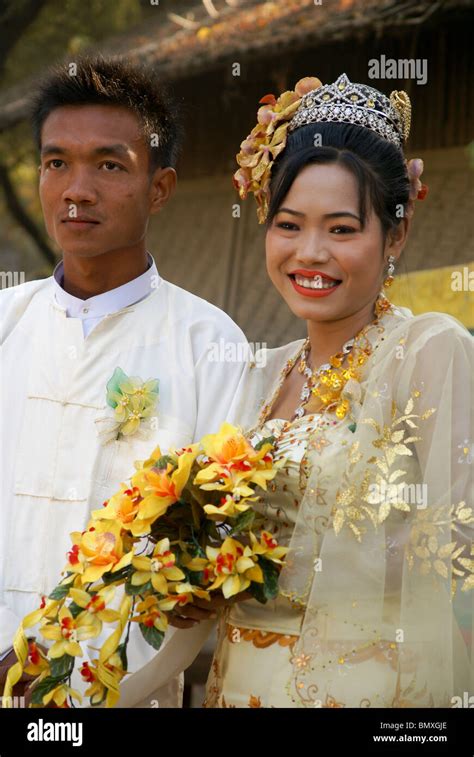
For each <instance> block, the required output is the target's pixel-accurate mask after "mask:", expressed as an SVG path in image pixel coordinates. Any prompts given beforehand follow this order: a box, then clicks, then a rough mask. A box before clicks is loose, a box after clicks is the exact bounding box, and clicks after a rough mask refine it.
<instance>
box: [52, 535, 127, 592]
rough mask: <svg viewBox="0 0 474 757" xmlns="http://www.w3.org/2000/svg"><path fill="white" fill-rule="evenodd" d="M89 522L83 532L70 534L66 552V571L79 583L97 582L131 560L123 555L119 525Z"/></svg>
mask: <svg viewBox="0 0 474 757" xmlns="http://www.w3.org/2000/svg"><path fill="white" fill-rule="evenodd" d="M93 523H94V525H90V526H89V528H88V530H87V531H83V532H82V533H80V532H79V531H75V532H74V533H72V534H71V538H72V541H73V544H74V547H73V549H72V550H71V552H70V553H69V555H70V557H69V563H68V565H66V570H68V571H72V572H75V573H79V574H81V575H82V583H83V584H86V583H92V582H94V581H97V580H98V579H99V578H102V576H103V575H104V573H107V572H108V571H112V572H116V571H118V570H120V569H121V568H123V567H125V566H126V565H130V563H131V561H132V553H131V552H126V553H125V554H124V550H123V541H122V536H121V530H122V529H121V525H120V523H118V522H108V521H93ZM72 553H74V556H73V559H71V554H72Z"/></svg>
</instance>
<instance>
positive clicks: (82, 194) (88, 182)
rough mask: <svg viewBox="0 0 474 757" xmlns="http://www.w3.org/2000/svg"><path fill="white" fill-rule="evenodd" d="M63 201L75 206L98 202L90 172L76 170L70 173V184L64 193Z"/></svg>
mask: <svg viewBox="0 0 474 757" xmlns="http://www.w3.org/2000/svg"><path fill="white" fill-rule="evenodd" d="M63 200H64V201H65V202H66V203H67V204H73V205H79V204H81V203H89V204H93V203H95V202H96V200H97V192H96V190H95V187H94V183H93V180H92V176H91V174H90V171H88V170H87V169H76V170H74V171H72V172H71V173H70V175H69V182H68V184H67V186H66V188H65V190H64V192H63Z"/></svg>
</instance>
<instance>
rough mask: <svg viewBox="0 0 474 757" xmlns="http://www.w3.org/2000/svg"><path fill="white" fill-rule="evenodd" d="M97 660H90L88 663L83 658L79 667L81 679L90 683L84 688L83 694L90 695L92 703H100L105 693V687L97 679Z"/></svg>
mask: <svg viewBox="0 0 474 757" xmlns="http://www.w3.org/2000/svg"><path fill="white" fill-rule="evenodd" d="M98 662H99V661H98V660H92V661H91V662H90V663H89V662H87V660H85V661H84V662H83V663H82V665H81V667H80V668H79V673H80V674H81V677H82V680H83V681H85V682H86V683H88V684H90V685H89V687H88V688H87V689H86V690H85V692H84V696H86V697H90V700H91V704H92V705H95V704H100V703H101V702H102V701H103V699H104V697H105V695H106V687H105V686H104V684H103V683H102V682H101V681H100V680H99V675H98Z"/></svg>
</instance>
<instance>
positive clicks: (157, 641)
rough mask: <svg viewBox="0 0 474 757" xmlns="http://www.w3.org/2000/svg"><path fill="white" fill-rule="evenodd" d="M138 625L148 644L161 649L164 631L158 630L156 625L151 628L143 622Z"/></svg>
mask: <svg viewBox="0 0 474 757" xmlns="http://www.w3.org/2000/svg"><path fill="white" fill-rule="evenodd" d="M138 625H139V626H140V631H141V633H142V636H143V638H144V639H145V641H146V642H147V644H149V645H150V646H151V647H153V649H159V648H160V647H161V644H162V642H163V639H164V636H165V635H164V633H163V631H158V629H157V628H155V627H154V626H152V627H151V628H150V627H149V626H145V625H144V624H143V623H139V624H138Z"/></svg>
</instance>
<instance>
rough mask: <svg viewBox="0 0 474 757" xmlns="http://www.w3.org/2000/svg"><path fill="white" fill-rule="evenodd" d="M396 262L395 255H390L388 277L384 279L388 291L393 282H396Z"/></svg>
mask: <svg viewBox="0 0 474 757" xmlns="http://www.w3.org/2000/svg"><path fill="white" fill-rule="evenodd" d="M395 260H396V258H394V256H393V255H390V257H389V258H388V269H387V276H386V278H385V279H384V282H383V286H384V287H385V288H386V289H388V287H390V286H392V284H393V281H394V278H393V273H394V271H395V266H394V263H395Z"/></svg>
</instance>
